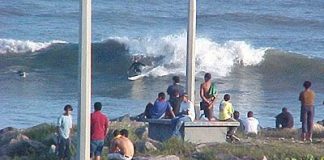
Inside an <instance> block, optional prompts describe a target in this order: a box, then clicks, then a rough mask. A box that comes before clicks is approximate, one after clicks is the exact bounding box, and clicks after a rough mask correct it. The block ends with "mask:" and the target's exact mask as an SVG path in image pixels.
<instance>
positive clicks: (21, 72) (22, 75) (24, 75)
mask: <svg viewBox="0 0 324 160" xmlns="http://www.w3.org/2000/svg"><path fill="white" fill-rule="evenodd" d="M17 74H18V75H19V76H20V77H23V78H26V76H27V73H26V72H24V71H18V72H17Z"/></svg>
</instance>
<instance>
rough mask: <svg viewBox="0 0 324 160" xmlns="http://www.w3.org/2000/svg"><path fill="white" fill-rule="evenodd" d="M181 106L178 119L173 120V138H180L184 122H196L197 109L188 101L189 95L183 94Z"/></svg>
mask: <svg viewBox="0 0 324 160" xmlns="http://www.w3.org/2000/svg"><path fill="white" fill-rule="evenodd" d="M180 99H181V101H182V102H181V104H180V109H179V114H178V115H177V117H175V118H173V119H172V124H173V127H174V128H173V136H176V137H179V136H181V134H180V128H181V126H182V125H183V123H184V122H192V121H194V120H195V107H194V104H193V103H192V102H191V101H190V100H189V99H188V94H187V93H183V94H182V96H181V97H180Z"/></svg>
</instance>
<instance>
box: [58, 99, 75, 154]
mask: <svg viewBox="0 0 324 160" xmlns="http://www.w3.org/2000/svg"><path fill="white" fill-rule="evenodd" d="M72 111H73V108H72V106H71V105H66V106H65V107H64V113H63V114H62V115H61V116H60V117H59V118H58V120H57V133H58V156H59V159H61V160H63V159H64V158H66V159H68V158H69V156H70V155H69V148H70V143H71V140H70V134H71V132H72V116H71V112H72Z"/></svg>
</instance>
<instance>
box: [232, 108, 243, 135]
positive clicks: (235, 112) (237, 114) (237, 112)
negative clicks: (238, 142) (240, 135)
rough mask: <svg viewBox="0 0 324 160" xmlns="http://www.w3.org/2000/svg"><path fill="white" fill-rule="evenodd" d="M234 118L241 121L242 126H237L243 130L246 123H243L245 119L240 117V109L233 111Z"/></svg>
mask: <svg viewBox="0 0 324 160" xmlns="http://www.w3.org/2000/svg"><path fill="white" fill-rule="evenodd" d="M233 116H234V119H235V120H237V121H238V122H240V126H239V127H238V128H237V129H238V130H239V131H241V132H243V131H244V125H243V121H242V119H241V118H240V112H239V111H234V113H233Z"/></svg>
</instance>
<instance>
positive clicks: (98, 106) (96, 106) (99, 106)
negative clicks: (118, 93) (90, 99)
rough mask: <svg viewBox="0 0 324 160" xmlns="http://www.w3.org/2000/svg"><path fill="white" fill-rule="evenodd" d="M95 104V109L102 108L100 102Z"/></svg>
mask: <svg viewBox="0 0 324 160" xmlns="http://www.w3.org/2000/svg"><path fill="white" fill-rule="evenodd" d="M93 106H94V109H95V111H100V110H101V108H102V105H101V103H100V102H96V103H95V104H94V105H93Z"/></svg>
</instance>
